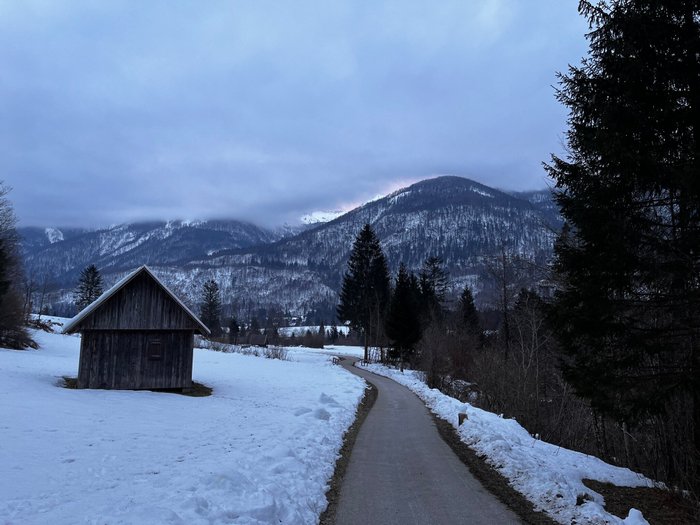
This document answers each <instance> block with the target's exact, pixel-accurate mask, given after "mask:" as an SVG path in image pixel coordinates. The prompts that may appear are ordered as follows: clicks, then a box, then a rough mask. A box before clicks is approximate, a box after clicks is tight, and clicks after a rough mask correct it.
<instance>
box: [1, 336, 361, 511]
mask: <svg viewBox="0 0 700 525" xmlns="http://www.w3.org/2000/svg"><path fill="white" fill-rule="evenodd" d="M33 336H34V337H35V338H36V340H37V341H38V342H39V343H40V345H41V348H40V350H38V351H21V352H20V351H12V350H5V349H0V524H15V523H17V524H18V523H22V524H44V523H52V524H69V523H70V524H74V523H100V524H117V523H129V524H139V523H143V524H165V523H167V524H216V523H237V524H263V523H265V524H268V523H285V524H309V523H315V522H316V521H317V519H318V515H319V514H320V512H321V511H323V509H324V508H325V506H326V499H325V491H326V488H327V483H328V481H329V479H330V477H331V475H332V474H333V470H334V467H335V461H336V458H337V455H338V451H339V449H340V446H341V445H342V436H343V434H344V432H345V430H346V429H347V428H348V427H349V426H350V425H351V423H352V422H353V419H354V414H355V410H356V407H357V404H358V402H359V400H360V398H361V396H362V394H363V391H364V382H363V381H362V380H360V379H359V378H358V377H356V376H353V375H351V374H349V373H348V372H347V371H345V370H343V369H342V368H341V367H338V366H334V365H332V364H330V362H329V357H328V356H327V355H321V354H314V353H309V352H306V353H304V352H303V351H302V350H299V351H298V353H299V354H300V355H299V359H298V360H297V362H289V361H274V360H268V359H263V358H256V357H250V356H243V355H239V354H227V353H219V352H213V351H207V350H200V349H196V350H195V355H194V374H193V375H194V379H195V381H198V382H201V383H204V384H206V385H208V386H211V387H212V388H213V389H214V394H213V395H212V396H210V397H201V398H193V397H186V396H181V395H176V394H168V393H155V392H147V391H141V392H135V391H107V390H69V389H65V388H60V387H58V386H57V383H58V382H59V381H60V378H61V376H64V375H65V376H73V377H74V376H76V375H77V367H78V354H79V344H80V339H79V338H78V337H75V336H62V335H57V334H46V333H43V332H34V333H33ZM295 354H296V352H290V356H291V358H292V359H295V357H294V356H295ZM302 354H303V355H302Z"/></svg>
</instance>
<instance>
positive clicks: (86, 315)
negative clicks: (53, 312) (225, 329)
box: [63, 265, 211, 335]
mask: <svg viewBox="0 0 700 525" xmlns="http://www.w3.org/2000/svg"><path fill="white" fill-rule="evenodd" d="M140 277H145V278H146V279H148V280H149V281H151V282H152V283H154V284H155V287H156V288H157V289H158V290H159V291H160V292H161V293H163V294H164V295H165V296H167V297H168V298H170V299H172V301H174V303H175V305H176V308H177V309H178V310H180V311H181V312H182V313H183V314H184V315H183V316H182V318H183V319H187V320H188V321H189V323H188V325H189V326H190V327H191V328H192V329H194V330H195V331H197V332H199V333H201V334H203V335H209V334H210V333H211V332H210V331H209V328H207V327H206V325H205V324H204V323H202V321H200V320H199V318H198V317H197V316H196V315H195V314H194V313H192V311H191V310H190V309H189V308H187V306H185V304H184V303H183V302H182V301H181V300H180V299H179V298H178V297H177V296H176V295H175V294H174V293H173V292H172V291H170V289H169V288H168V287H167V286H165V284H163V282H162V281H161V280H160V279H158V277H156V276H155V274H154V273H153V272H152V271H151V269H150V268H148V266H145V265H144V266H141V267H140V268H137V269H136V270H134V271H133V272H131V273H130V274H128V275H127V276H126V277H124V278H123V279H121V280H120V281H118V282H117V283H116V284H115V285H114V286H112V287H111V288H110V289H109V290H107V291H106V292H104V293H103V294H102V295H101V296H100V297H98V298H97V299H96V300H95V301H93V302H92V303H91V304H89V305H88V306H87V307H86V308H84V309H83V310H82V311H81V312H80V313H78V315H76V316H75V317H74V318H73V319H71V320H70V321H69V322H68V324H66V325H65V326H64V328H63V333H64V334H72V333H75V332H79V331H80V330H81V328H84V327H85V326H86V325H89V324H90V322H91V321H94V318H95V315H94V314H96V313H97V312H98V311H99V310H101V309H102V310H104V308H103V307H105V305H108V304H109V303H110V300H116V299H117V296H118V295H119V292H121V291H122V290H124V289H125V288H127V286H128V285H129V284H130V283H132V282H134V281H136V280H137V279H138V278H140ZM122 328H124V327H122ZM133 328H142V327H136V326H134V327H133ZM164 328H173V327H172V326H169V327H164Z"/></svg>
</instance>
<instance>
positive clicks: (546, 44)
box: [0, 0, 586, 226]
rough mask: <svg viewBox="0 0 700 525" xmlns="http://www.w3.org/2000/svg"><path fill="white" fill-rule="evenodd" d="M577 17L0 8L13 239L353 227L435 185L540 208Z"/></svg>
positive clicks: (417, 5) (251, 6) (402, 1)
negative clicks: (516, 196) (193, 224)
mask: <svg viewBox="0 0 700 525" xmlns="http://www.w3.org/2000/svg"><path fill="white" fill-rule="evenodd" d="M577 4H578V0H536V1H532V0H455V1H449V0H431V1H423V2H418V1H409V0H396V1H384V0H373V1H371V2H363V1H357V0H348V1H325V0H317V1H313V2H304V1H281V0H277V1H270V2H267V1H260V0H250V1H246V2H241V1H232V0H230V1H211V0H207V1H191V2H185V1H171V0H163V1H155V0H147V1H142V0H133V1H124V2H120V1H111V0H110V1H103V0H94V1H79V0H70V1H61V0H44V1H35V0H22V1H6V0H0V179H4V181H5V183H6V184H8V185H9V186H12V188H13V190H12V193H11V194H10V198H11V200H12V201H13V202H14V205H15V209H16V212H17V215H18V216H19V219H20V224H21V225H25V226H26V225H63V226H69V225H81V226H103V225H108V224H114V223H120V222H128V221H134V220H138V219H154V218H159V219H171V218H172V219H175V218H184V219H194V218H209V217H230V218H239V219H246V220H250V221H253V222H256V223H261V224H265V225H275V224H281V223H284V222H286V221H287V222H293V221H294V220H295V219H297V218H298V217H299V216H301V215H303V214H304V213H307V212H310V211H314V210H334V209H344V208H349V207H351V206H352V205H353V204H357V203H361V202H363V201H365V200H367V199H370V198H372V197H374V196H375V195H377V194H384V193H387V192H389V191H392V190H394V189H396V188H398V187H401V186H404V185H407V184H410V183H411V182H415V181H418V180H421V179H424V178H429V177H434V176H436V175H441V174H450V175H460V176H465V177H469V178H473V179H475V180H478V181H480V182H482V183H485V184H488V185H491V186H495V187H499V188H505V189H517V190H523V189H537V188H543V187H545V185H546V183H547V180H546V178H545V175H544V172H543V170H542V167H541V162H542V161H545V160H548V158H549V155H550V153H553V152H554V153H556V152H561V151H562V140H563V132H564V130H565V129H566V128H565V120H566V112H565V110H564V108H562V107H561V106H560V105H559V104H558V103H557V102H556V100H555V99H554V89H553V86H554V85H555V84H556V78H555V74H556V72H557V71H564V70H566V68H567V65H568V64H570V63H578V62H579V61H580V58H581V57H582V56H584V54H585V52H586V41H585V38H584V34H585V32H586V25H585V23H584V20H583V19H582V18H581V17H580V16H579V15H578V13H577V11H576V7H577Z"/></svg>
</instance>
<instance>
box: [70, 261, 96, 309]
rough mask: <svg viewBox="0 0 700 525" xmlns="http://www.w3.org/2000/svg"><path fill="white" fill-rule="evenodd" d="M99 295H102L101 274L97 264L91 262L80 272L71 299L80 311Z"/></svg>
mask: <svg viewBox="0 0 700 525" xmlns="http://www.w3.org/2000/svg"><path fill="white" fill-rule="evenodd" d="M100 295H102V275H100V271H99V270H98V269H97V266H95V265H94V264H91V265H90V266H88V267H86V268H84V269H83V271H81V272H80V279H78V287H77V288H76V289H75V292H73V300H74V301H75V306H76V307H77V308H78V311H81V310H82V309H84V308H85V307H87V306H88V305H90V304H92V303H93V302H94V301H95V299H97V298H98V297H99V296H100Z"/></svg>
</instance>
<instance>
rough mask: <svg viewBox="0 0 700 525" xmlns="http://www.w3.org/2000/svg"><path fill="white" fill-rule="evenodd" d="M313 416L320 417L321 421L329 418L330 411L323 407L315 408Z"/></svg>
mask: <svg viewBox="0 0 700 525" xmlns="http://www.w3.org/2000/svg"><path fill="white" fill-rule="evenodd" d="M314 417H315V418H316V419H321V420H323V421H328V420H329V419H330V418H331V415H330V413H329V412H328V411H327V410H326V409H324V408H317V409H316V410H314Z"/></svg>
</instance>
